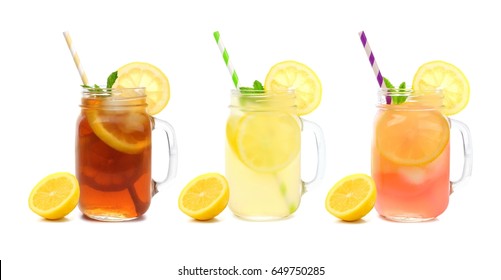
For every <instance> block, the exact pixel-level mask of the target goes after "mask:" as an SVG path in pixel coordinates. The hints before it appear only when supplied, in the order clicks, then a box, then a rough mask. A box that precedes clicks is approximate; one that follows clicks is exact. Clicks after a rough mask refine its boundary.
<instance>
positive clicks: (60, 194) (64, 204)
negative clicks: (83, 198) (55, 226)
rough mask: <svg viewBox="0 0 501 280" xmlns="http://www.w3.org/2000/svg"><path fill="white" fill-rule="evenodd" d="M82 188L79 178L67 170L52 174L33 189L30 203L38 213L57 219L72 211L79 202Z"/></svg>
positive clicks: (32, 208)
mask: <svg viewBox="0 0 501 280" xmlns="http://www.w3.org/2000/svg"><path fill="white" fill-rule="evenodd" d="M79 197H80V188H79V184H78V181H77V178H76V177H75V176H74V175H73V174H71V173H67V172H57V173H53V174H50V175H48V176H46V177H45V178H43V179H42V180H40V182H38V184H37V185H36V186H35V187H34V188H33V189H32V191H31V193H30V196H29V199H28V203H29V207H30V209H31V210H32V211H33V212H35V213H36V214H38V215H40V216H42V217H44V218H46V219H49V220H57V219H61V218H64V217H65V216H66V215H68V214H69V213H71V211H73V209H75V207H76V206H77V204H78V198H79Z"/></svg>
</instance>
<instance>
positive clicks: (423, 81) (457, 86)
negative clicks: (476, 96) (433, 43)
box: [412, 60, 470, 116]
mask: <svg viewBox="0 0 501 280" xmlns="http://www.w3.org/2000/svg"><path fill="white" fill-rule="evenodd" d="M412 87H413V89H414V90H416V91H421V90H427V91H429V90H432V91H433V90H441V91H442V92H443V94H444V103H443V105H444V108H443V110H442V111H443V113H444V114H445V115H447V116H451V115H454V114H457V113H459V112H461V111H462V110H463V109H464V108H465V107H466V105H467V104H468V101H469V99H470V85H469V82H468V79H467V78H466V76H465V75H464V74H463V72H461V70H460V69H459V68H458V67H456V66H454V65H452V64H450V63H447V62H444V61H440V60H437V61H431V62H427V63H425V64H423V65H421V67H419V69H418V70H417V72H416V74H415V75H414V79H413V81H412Z"/></svg>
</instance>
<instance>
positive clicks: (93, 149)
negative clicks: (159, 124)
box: [76, 99, 152, 221]
mask: <svg viewBox="0 0 501 280" xmlns="http://www.w3.org/2000/svg"><path fill="white" fill-rule="evenodd" d="M111 103H113V104H112V105H113V106H110V105H109V104H108V105H106V106H104V104H105V103H103V102H102V101H101V100H99V99H95V100H84V99H83V100H82V113H81V114H80V117H79V119H78V122H77V136H76V175H77V178H78V181H79V184H80V201H79V208H80V210H81V211H82V213H83V214H84V215H86V216H88V217H90V218H93V219H97V220H104V221H122V220H130V219H134V218H137V217H139V216H141V215H142V214H144V213H145V212H146V210H148V207H149V205H150V201H151V197H152V186H151V185H152V180H151V121H150V118H149V116H148V114H147V113H146V111H145V110H144V108H141V106H143V105H140V106H135V105H137V104H129V105H131V107H132V108H134V107H136V108H134V109H131V108H128V107H127V106H123V105H127V104H128V103H126V104H124V103H123V102H122V104H119V105H120V106H114V105H116V104H114V103H115V102H114V101H113V102H111ZM143 107H144V106H143Z"/></svg>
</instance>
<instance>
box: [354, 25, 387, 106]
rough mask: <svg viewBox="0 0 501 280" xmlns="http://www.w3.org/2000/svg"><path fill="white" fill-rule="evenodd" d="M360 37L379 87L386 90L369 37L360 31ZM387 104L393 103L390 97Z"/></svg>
mask: <svg viewBox="0 0 501 280" xmlns="http://www.w3.org/2000/svg"><path fill="white" fill-rule="evenodd" d="M358 35H360V41H362V45H363V46H364V48H365V53H366V54H367V57H368V58H369V62H370V63H371V67H372V70H373V71H374V75H375V76H376V79H377V82H378V84H379V87H380V88H381V89H386V85H385V84H384V81H383V75H382V74H381V70H379V66H377V62H376V58H375V57H374V53H373V52H372V49H371V46H370V45H369V42H368V41H367V37H366V36H365V32H364V31H360V32H359V33H358ZM386 103H387V104H390V103H391V97H390V96H386Z"/></svg>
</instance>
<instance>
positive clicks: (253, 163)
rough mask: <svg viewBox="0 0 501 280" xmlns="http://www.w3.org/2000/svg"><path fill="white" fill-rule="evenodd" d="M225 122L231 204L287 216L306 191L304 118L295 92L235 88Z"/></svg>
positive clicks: (256, 213) (255, 213) (245, 213)
mask: <svg viewBox="0 0 501 280" xmlns="http://www.w3.org/2000/svg"><path fill="white" fill-rule="evenodd" d="M230 108H231V113H230V116H229V118H228V121H227V125H226V176H227V179H228V181H229V182H230V188H231V196H230V202H229V207H230V208H231V210H232V211H233V212H234V213H235V214H236V215H237V216H242V217H249V216H252V217H277V218H279V217H286V216H288V215H290V214H291V213H293V212H295V211H296V209H297V207H298V206H299V202H300V198H301V195H302V191H303V190H302V188H303V186H302V182H301V179H300V177H299V174H300V148H301V121H300V119H299V117H298V116H297V112H296V106H295V94H294V93H291V92H289V93H280V92H277V93H259V94H247V95H243V94H241V93H240V92H238V91H233V93H232V95H231V106H230Z"/></svg>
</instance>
